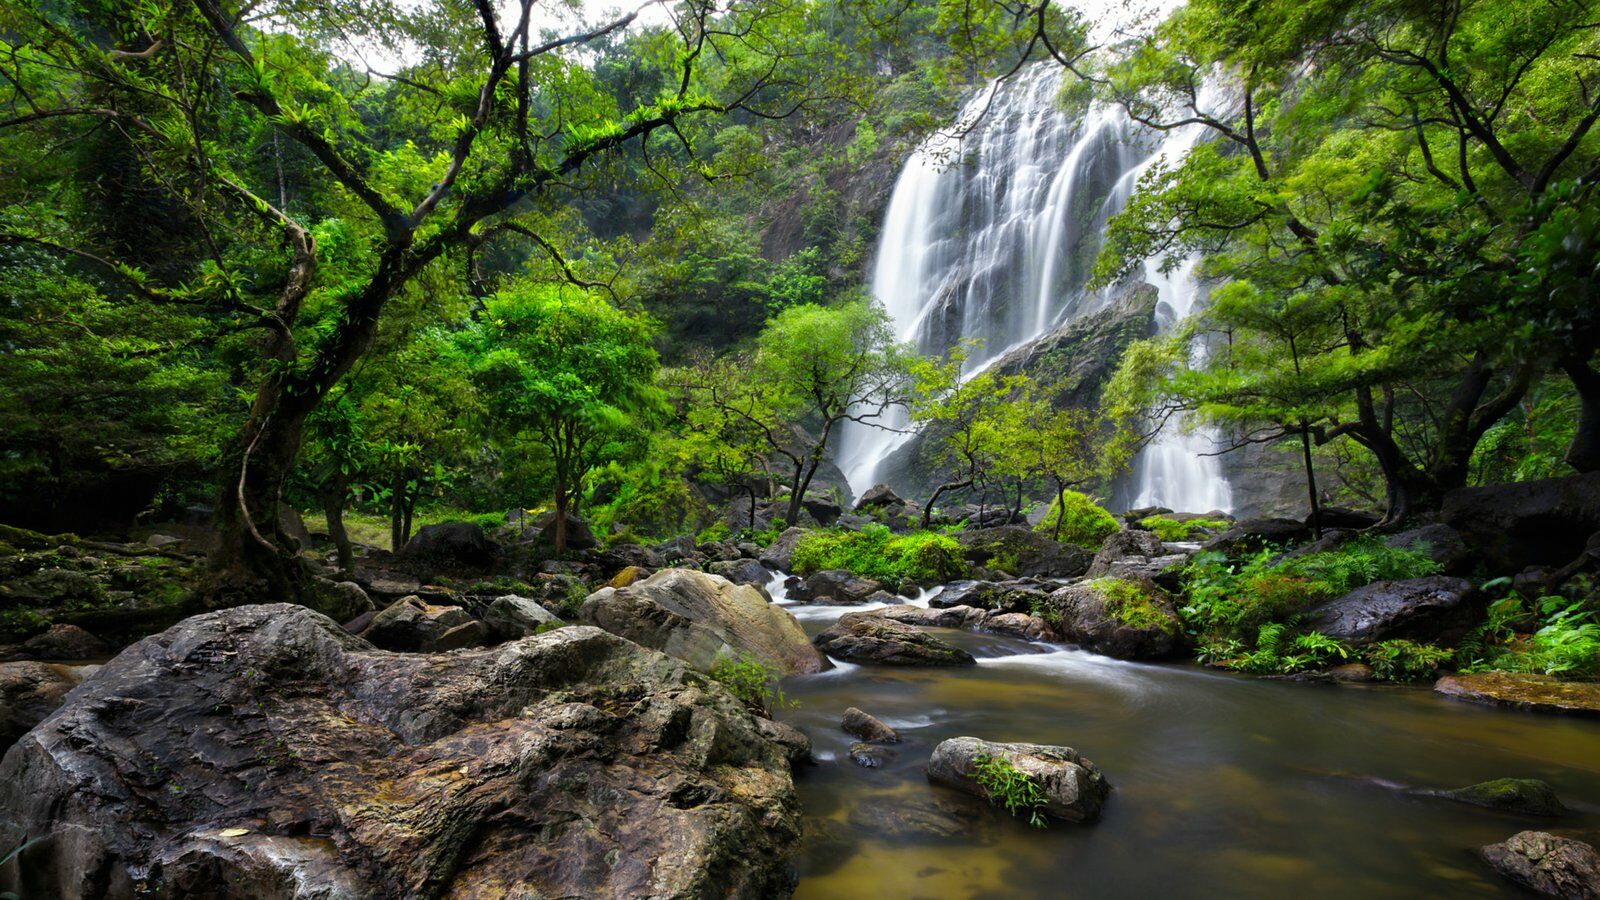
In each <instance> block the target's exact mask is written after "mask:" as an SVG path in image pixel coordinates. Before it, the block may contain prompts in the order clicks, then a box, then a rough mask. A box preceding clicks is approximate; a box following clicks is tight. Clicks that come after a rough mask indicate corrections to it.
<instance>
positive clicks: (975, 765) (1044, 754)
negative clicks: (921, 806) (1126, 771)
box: [928, 737, 1111, 822]
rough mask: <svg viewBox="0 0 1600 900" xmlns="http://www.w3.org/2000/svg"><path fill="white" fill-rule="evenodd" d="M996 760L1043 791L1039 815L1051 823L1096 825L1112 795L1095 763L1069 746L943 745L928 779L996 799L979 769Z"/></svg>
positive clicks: (963, 741)
mask: <svg viewBox="0 0 1600 900" xmlns="http://www.w3.org/2000/svg"><path fill="white" fill-rule="evenodd" d="M994 759H1001V760H1005V761H1006V762H1007V763H1010V764H1011V765H1012V766H1013V767H1015V768H1016V769H1017V770H1018V771H1020V772H1021V773H1022V774H1024V775H1026V776H1028V778H1029V780H1031V781H1032V782H1033V783H1034V784H1035V785H1037V786H1038V787H1039V789H1040V791H1041V792H1042V793H1043V795H1044V802H1043V803H1042V805H1040V807H1039V808H1038V812H1040V813H1042V814H1044V815H1045V816H1048V817H1050V818H1053V819H1061V820H1063V821H1067V822H1092V821H1094V820H1095V819H1097V818H1099V816H1100V810H1101V808H1102V807H1103V806H1104V805H1105V801H1106V796H1107V795H1108V794H1109V793H1110V792H1111V785H1110V784H1108V783H1107V782H1106V779H1105V776H1103V775H1101V774H1100V770H1099V769H1098V768H1097V767H1096V766H1095V764H1094V763H1093V762H1091V761H1089V760H1087V759H1085V758H1083V757H1082V756H1080V755H1079V754H1078V751H1076V750H1074V749H1072V748H1071V747H1058V746H1053V745H1049V744H1004V743H995V742H991V741H985V740H982V739H980V738H975V737H957V738H951V739H949V740H947V741H942V742H940V744H939V746H937V747H935V748H934V749H933V756H932V757H931V758H930V759H929V760H928V779H929V780H930V781H935V782H938V783H939V784H944V785H948V786H950V787H953V788H956V789H957V790H961V791H965V792H966V793H969V794H974V795H976V796H979V797H986V798H989V799H991V800H993V799H995V798H993V797H990V795H989V792H988V791H987V790H985V789H984V787H983V786H982V785H981V784H980V783H979V781H978V769H979V765H980V762H981V761H983V760H994ZM1026 814H1027V813H1026V812H1024V813H1023V815H1026Z"/></svg>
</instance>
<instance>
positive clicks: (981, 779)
mask: <svg viewBox="0 0 1600 900" xmlns="http://www.w3.org/2000/svg"><path fill="white" fill-rule="evenodd" d="M972 777H973V779H974V780H976V781H977V782H978V787H980V788H982V789H983V792H984V794H985V795H987V796H988V798H989V802H991V803H993V804H995V805H996V806H1003V807H1005V810H1006V812H1008V813H1011V814H1012V815H1013V816H1016V817H1017V818H1019V819H1020V818H1023V817H1026V818H1027V820H1028V824H1029V825H1032V826H1033V827H1035V828H1044V827H1045V826H1046V825H1048V824H1049V822H1048V820H1046V819H1045V817H1044V805H1045V796H1044V789H1043V788H1041V787H1039V784H1038V782H1036V781H1034V780H1033V779H1032V778H1031V777H1029V776H1028V774H1027V773H1026V772H1024V771H1022V770H1021V769H1019V768H1017V767H1016V765H1015V764H1014V763H1012V762H1011V760H1009V759H1006V758H1005V757H1003V756H990V755H989V754H987V753H984V754H980V755H978V756H976V757H974V758H973V760H972Z"/></svg>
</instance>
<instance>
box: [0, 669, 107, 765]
mask: <svg viewBox="0 0 1600 900" xmlns="http://www.w3.org/2000/svg"><path fill="white" fill-rule="evenodd" d="M98 668H100V667H99V666H64V665H60V664H59V663H41V662H8V663H0V753H3V752H5V749H6V748H7V747H10V746H11V745H12V744H14V743H16V742H17V739H18V738H21V737H22V736H23V735H24V734H27V733H28V730H29V729H31V728H33V726H35V725H37V724H39V723H40V722H43V721H44V720H45V717H46V716H49V715H50V714H51V713H53V712H55V711H56V708H57V707H59V706H60V705H61V701H63V700H65V699H66V697H67V692H68V691H71V690H72V689H73V688H75V687H77V686H78V685H79V684H80V683H82V681H83V680H84V679H85V678H87V677H89V675H91V674H93V673H94V671H95V670H96V669H98Z"/></svg>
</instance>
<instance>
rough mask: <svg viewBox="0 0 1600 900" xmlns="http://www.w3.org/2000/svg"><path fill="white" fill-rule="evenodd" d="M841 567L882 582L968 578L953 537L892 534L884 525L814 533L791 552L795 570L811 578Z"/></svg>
mask: <svg viewBox="0 0 1600 900" xmlns="http://www.w3.org/2000/svg"><path fill="white" fill-rule="evenodd" d="M824 569H844V570H846V571H849V572H852V573H854V574H856V575H860V576H862V577H865V578H872V579H876V580H878V581H881V582H884V583H886V584H898V583H900V582H902V581H907V580H909V581H915V582H917V583H918V584H943V583H945V582H949V581H954V580H956V579H958V578H961V577H963V576H965V575H966V574H967V560H966V556H965V555H964V554H963V552H962V549H961V545H960V544H959V543H957V542H956V540H955V538H952V537H950V536H949V535H946V534H940V533H939V532H936V531H917V532H913V533H911V534H898V535H897V534H894V533H892V532H891V531H889V529H888V528H887V527H886V526H883V525H876V524H873V525H866V526H864V527H863V528H862V529H861V530H860V531H844V530H839V529H829V530H826V531H813V532H810V533H809V534H807V535H805V536H804V537H802V538H801V539H800V543H799V544H798V545H796V546H795V550H794V570H795V572H797V573H799V574H801V575H812V574H814V573H816V572H820V571H822V570H824Z"/></svg>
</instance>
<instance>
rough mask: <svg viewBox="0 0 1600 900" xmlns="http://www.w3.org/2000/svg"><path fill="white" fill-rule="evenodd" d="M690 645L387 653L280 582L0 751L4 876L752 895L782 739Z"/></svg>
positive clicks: (413, 892) (556, 636) (58, 883)
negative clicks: (679, 648) (6, 851)
mask: <svg viewBox="0 0 1600 900" xmlns="http://www.w3.org/2000/svg"><path fill="white" fill-rule="evenodd" d="M762 721H763V720H760V719H758V718H757V717H755V716H753V715H752V714H751V713H749V712H748V711H747V710H746V708H745V707H744V706H743V704H741V703H740V702H739V701H738V700H736V699H735V698H734V697H733V696H732V695H731V694H729V693H728V692H727V691H726V690H724V689H723V688H722V687H721V686H719V685H716V684H715V683H713V682H711V681H710V680H709V679H707V678H705V677H704V676H701V675H699V674H698V673H696V672H694V671H693V670H692V669H690V668H688V667H687V666H685V665H684V664H683V663H681V662H679V661H677V660H674V659H672V658H670V657H667V656H665V655H663V654H660V653H656V652H654V651H650V650H646V649H644V648H641V647H639V646H637V645H635V644H632V643H629V642H628V641H624V640H622V639H620V638H617V637H615V636H612V635H609V634H606V633H605V632H603V631H601V630H599V629H597V628H585V627H573V628H564V629H561V630H559V631H554V632H551V633H549V634H544V635H540V636H538V637H530V638H525V639H523V640H520V641H516V642H514V643H510V644H506V645H504V646H502V647H499V648H495V649H490V650H477V651H465V652H459V653H454V654H449V655H442V656H441V655H435V656H418V655H410V654H396V653H387V652H383V651H379V650H376V649H374V648H373V647H372V646H371V645H370V644H368V643H366V642H365V641H362V640H360V639H359V638H356V637H352V636H350V635H348V634H345V633H344V632H343V631H341V630H340V628H339V626H338V625H337V624H335V623H334V622H333V621H332V620H330V619H328V618H326V617H324V616H321V615H319V614H317V613H314V612H312V611H310V610H307V609H305V608H304V607H300V606H294V605H290V604H273V605H267V606H248V607H240V608H236V609H230V610H225V611H221V612H215V613H209V614H206V615H202V616H196V617H193V618H190V619H187V620H185V621H183V622H182V623H180V624H178V625H177V626H174V627H173V628H171V629H169V630H168V631H166V632H163V633H161V634H158V635H156V636H153V637H150V638H147V639H145V640H143V641H141V642H139V643H138V644H136V645H134V646H132V647H130V648H128V649H127V650H125V651H124V652H123V653H122V654H121V655H119V656H117V657H116V658H115V659H113V660H112V661H111V662H110V663H108V664H106V665H105V666H104V667H103V668H102V670H101V671H100V672H99V673H98V674H97V676H96V677H94V678H92V679H90V680H89V681H87V682H85V683H84V684H83V685H82V686H81V687H80V689H78V690H77V691H76V693H74V694H73V695H72V697H71V700H70V701H69V702H68V703H67V704H66V705H65V706H63V707H62V708H61V709H60V710H58V711H57V712H56V713H55V714H53V715H52V716H50V717H49V718H48V719H46V720H45V721H44V722H43V723H42V724H40V725H39V726H38V727H37V728H35V729H34V730H33V731H31V732H30V733H29V734H28V735H26V736H25V737H24V738H23V739H22V741H21V742H19V743H18V744H17V745H16V746H15V747H13V748H12V750H11V751H10V752H9V753H8V754H7V755H6V757H5V759H4V762H3V763H0V846H4V847H7V848H10V847H15V846H17V845H18V844H19V843H21V839H22V838H23V837H24V836H27V837H31V838H36V839H38V840H37V841H36V842H35V843H33V844H31V845H30V846H29V847H27V848H26V849H25V850H23V851H22V852H21V854H20V855H19V857H18V858H17V859H15V860H13V861H11V862H9V863H7V864H6V865H5V866H4V867H0V891H5V890H9V891H16V892H17V893H18V894H20V895H21V896H24V897H52V898H63V900H80V898H85V900H86V898H111V900H123V898H132V897H134V896H163V897H197V896H208V897H210V896H220V894H219V890H220V889H221V886H223V885H226V886H227V891H228V893H227V895H228V896H240V897H251V898H259V900H277V898H283V900H288V898H312V897H317V898H333V897H439V896H449V897H506V896H523V897H577V896H583V897H690V896H717V897H734V896H738V897H767V896H782V895H786V894H787V893H788V891H789V890H790V889H792V876H791V875H790V874H789V869H788V859H789V856H790V855H791V853H792V851H793V850H794V849H795V847H796V845H797V843H798V838H799V808H798V804H797V801H796V797H795V792H794V785H793V781H792V777H791V774H790V763H789V758H788V751H787V749H786V748H785V747H784V746H783V745H781V744H780V743H779V742H778V741H776V740H774V739H773V738H771V737H769V736H768V734H767V732H766V731H765V730H764V729H763V728H762V727H761V722H762Z"/></svg>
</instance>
